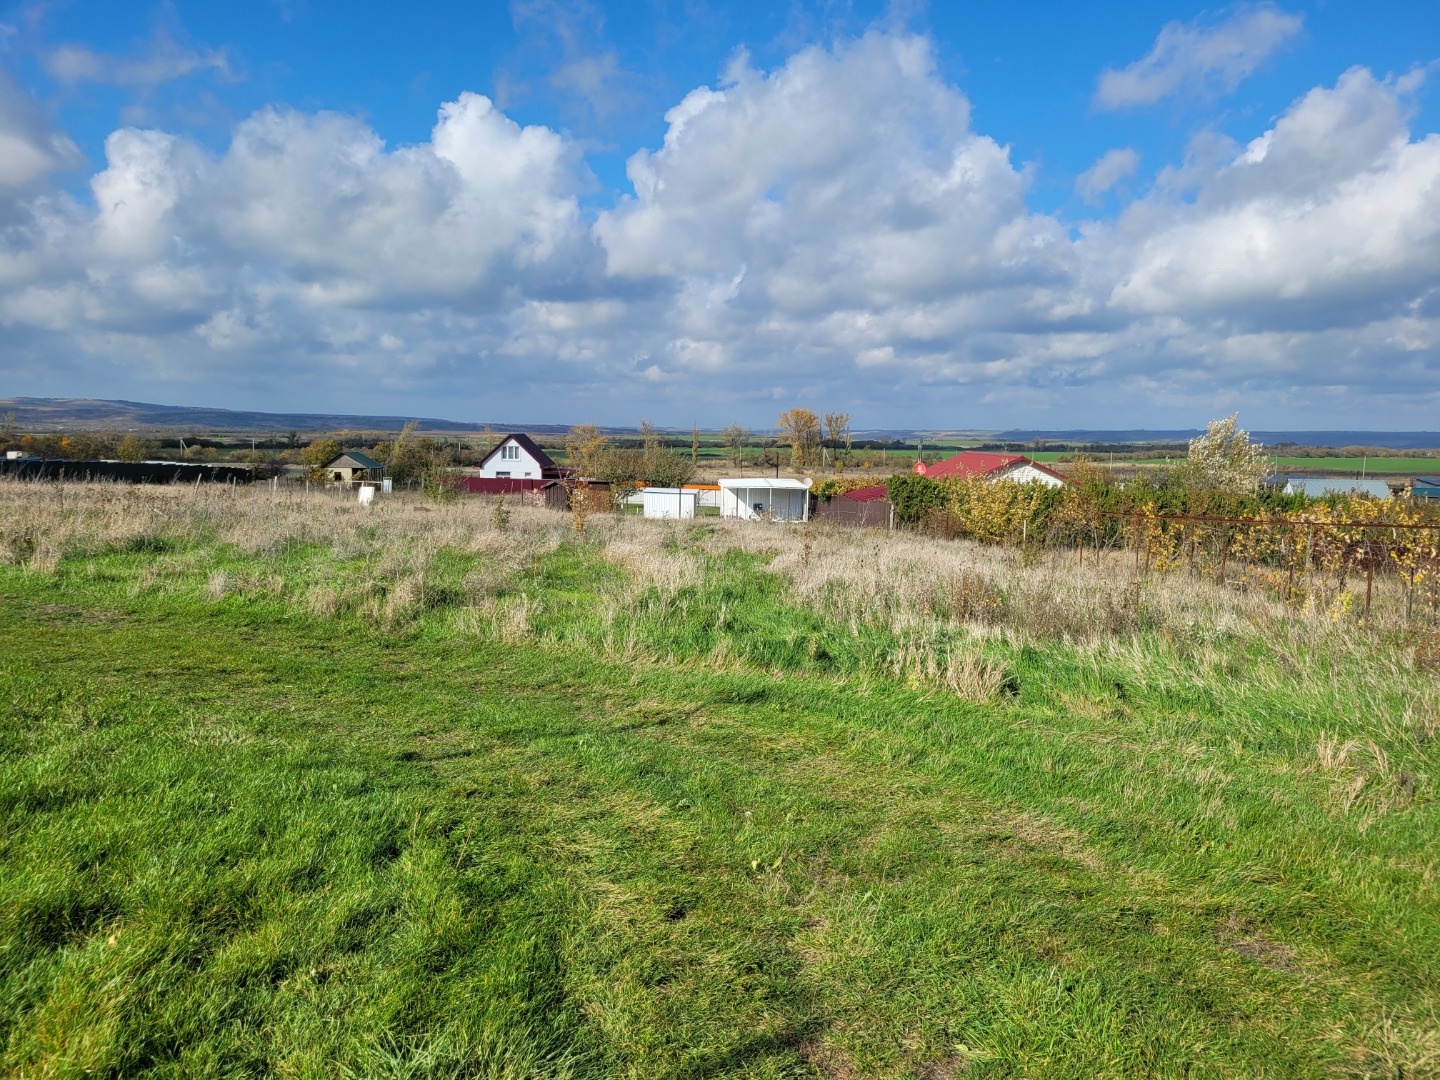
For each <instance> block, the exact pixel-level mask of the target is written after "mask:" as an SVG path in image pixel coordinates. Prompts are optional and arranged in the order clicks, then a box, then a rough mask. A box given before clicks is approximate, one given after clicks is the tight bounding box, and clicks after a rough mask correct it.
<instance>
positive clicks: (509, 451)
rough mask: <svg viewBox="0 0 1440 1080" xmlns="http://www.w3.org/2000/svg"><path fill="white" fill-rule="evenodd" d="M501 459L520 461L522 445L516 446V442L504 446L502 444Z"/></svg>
mask: <svg viewBox="0 0 1440 1080" xmlns="http://www.w3.org/2000/svg"><path fill="white" fill-rule="evenodd" d="M500 460H501V461H519V460H520V447H518V446H516V445H515V444H514V443H506V444H505V445H504V446H502V447H501V448H500Z"/></svg>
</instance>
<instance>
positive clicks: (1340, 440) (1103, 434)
mask: <svg viewBox="0 0 1440 1080" xmlns="http://www.w3.org/2000/svg"><path fill="white" fill-rule="evenodd" d="M5 414H10V415H11V416H13V417H14V421H15V425H16V427H18V428H20V429H21V430H22V431H37V432H38V431H54V430H55V429H57V428H64V429H70V430H79V429H87V428H88V429H91V430H104V431H126V430H132V429H145V430H151V431H169V432H179V433H188V432H191V431H195V432H197V433H202V434H210V433H219V432H252V431H296V432H301V433H314V432H319V431H341V430H347V429H348V430H351V431H367V432H368V431H373V432H384V431H399V430H400V429H401V428H402V427H404V426H405V424H407V423H409V422H410V421H411V420H415V421H416V426H417V428H418V429H419V430H421V431H428V432H451V433H457V434H458V433H463V432H478V431H483V430H484V429H485V428H486V427H490V428H493V429H494V430H495V431H528V432H531V433H532V434H537V435H552V434H558V433H560V432H564V431H568V430H569V425H567V424H516V423H500V422H498V421H497V422H494V423H488V424H487V423H481V422H478V421H466V420H440V419H436V418H434V417H410V416H366V415H347V414H343V413H269V412H249V411H244V410H239V409H209V408H202V407H197V406H191V405H152V404H148V403H146V402H143V401H102V400H96V399H93V398H32V397H12V398H0V416H3V415H5ZM602 430H603V431H605V432H607V433H610V434H629V433H632V432H633V431H634V430H635V429H634V428H625V427H614V428H603V429H602ZM662 430H664V431H666V432H667V433H674V434H688V432H686V431H681V430H680V429H675V428H665V429H662ZM755 433H756V434H757V435H759V434H761V431H760V430H759V429H757V430H756V432H755ZM1199 434H1201V431H1200V430H1199V429H1196V428H1176V429H1157V430H1151V429H1146V428H1132V429H1129V430H1099V429H1093V430H1092V429H1084V428H1073V429H1068V430H1055V429H1052V430H1044V429H1038V428H1037V429H1018V428H1017V429H1012V430H1010V431H996V430H994V429H988V430H980V429H963V430H961V429H957V430H950V431H938V430H935V429H918V428H917V429H884V430H867V431H856V432H855V436H856V437H857V438H861V439H887V440H888V439H900V440H904V441H906V442H910V441H914V440H916V439H924V440H926V441H929V440H931V439H937V438H954V437H957V436H958V437H964V438H980V439H984V440H987V441H991V442H997V443H1029V442H1063V443H1081V444H1084V443H1102V444H1112V445H1119V444H1123V443H1146V444H1156V443H1184V442H1186V441H1188V440H1190V439H1193V438H1194V437H1195V436H1196V435H1199ZM1250 435H1251V437H1252V438H1254V439H1255V440H1256V441H1257V442H1261V443H1264V444H1265V445H1267V446H1273V445H1275V444H1277V443H1295V444H1297V445H1300V446H1329V447H1341V446H1375V447H1384V448H1387V449H1391V450H1423V449H1429V448H1431V447H1440V432H1436V431H1252V432H1251V433H1250Z"/></svg>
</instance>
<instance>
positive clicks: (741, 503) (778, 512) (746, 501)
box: [717, 476, 810, 521]
mask: <svg viewBox="0 0 1440 1080" xmlns="http://www.w3.org/2000/svg"><path fill="white" fill-rule="evenodd" d="M717 483H718V484H719V485H720V516H721V517H733V518H745V519H746V520H749V521H756V520H760V519H762V518H767V517H768V519H769V520H771V521H809V520H810V479H809V478H808V477H807V478H806V479H804V480H790V479H782V478H780V477H775V478H770V477H763V476H744V477H740V478H738V479H733V480H719V481H717Z"/></svg>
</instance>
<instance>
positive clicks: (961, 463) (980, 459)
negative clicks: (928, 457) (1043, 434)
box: [915, 450, 1065, 480]
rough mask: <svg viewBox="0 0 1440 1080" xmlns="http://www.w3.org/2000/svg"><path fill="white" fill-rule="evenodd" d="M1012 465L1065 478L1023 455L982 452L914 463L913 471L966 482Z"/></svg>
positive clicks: (964, 451)
mask: <svg viewBox="0 0 1440 1080" xmlns="http://www.w3.org/2000/svg"><path fill="white" fill-rule="evenodd" d="M1012 465H1029V466H1031V467H1032V468H1035V469H1039V470H1040V471H1041V472H1043V473H1045V474H1046V475H1048V476H1053V477H1055V478H1056V479H1057V480H1064V479H1065V478H1064V477H1063V476H1061V475H1060V474H1059V473H1057V472H1056V471H1055V470H1054V469H1049V468H1046V467H1045V466H1044V465H1042V464H1040V462H1038V461H1032V460H1031V459H1030V458H1028V457H1026V456H1025V455H1024V454H995V453H987V452H986V451H984V450H962V451H961V452H960V453H958V454H956V455H955V456H954V457H948V458H946V459H945V460H944V461H937V462H936V463H935V464H934V465H925V464H922V463H921V462H918V461H917V462H916V463H915V471H916V472H917V473H919V474H920V475H922V476H928V477H930V479H932V480H940V479H943V478H945V477H947V476H954V477H958V478H960V479H962V480H968V479H970V478H972V477H976V476H989V475H990V474H991V473H994V472H999V471H1000V470H1001V469H1008V468H1010V467H1011V466H1012Z"/></svg>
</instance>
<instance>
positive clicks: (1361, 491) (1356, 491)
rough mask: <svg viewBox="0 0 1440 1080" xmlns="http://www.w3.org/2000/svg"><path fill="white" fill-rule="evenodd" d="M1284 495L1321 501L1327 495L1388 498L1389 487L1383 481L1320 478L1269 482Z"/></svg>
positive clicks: (1294, 477)
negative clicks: (1301, 496) (1304, 496)
mask: <svg viewBox="0 0 1440 1080" xmlns="http://www.w3.org/2000/svg"><path fill="white" fill-rule="evenodd" d="M1270 482H1271V483H1272V484H1274V485H1275V486H1277V487H1279V488H1280V490H1281V493H1282V494H1285V495H1306V496H1309V497H1310V498H1312V499H1323V498H1324V497H1325V496H1327V495H1368V496H1369V497H1370V498H1372V499H1388V498H1390V485H1389V484H1387V483H1385V481H1384V480H1331V479H1328V478H1326V477H1321V476H1277V477H1275V478H1274V479H1273V480H1271V481H1270Z"/></svg>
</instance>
